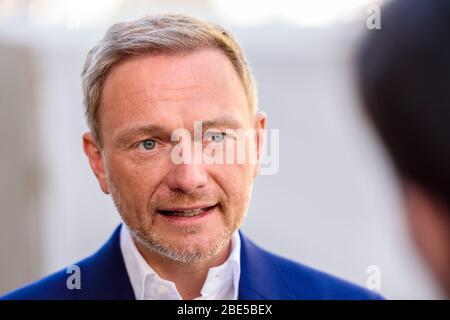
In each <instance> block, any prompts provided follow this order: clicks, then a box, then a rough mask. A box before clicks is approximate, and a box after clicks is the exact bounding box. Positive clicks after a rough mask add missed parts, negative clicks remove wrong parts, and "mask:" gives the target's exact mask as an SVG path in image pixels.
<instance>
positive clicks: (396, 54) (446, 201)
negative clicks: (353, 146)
mask: <svg viewBox="0 0 450 320" xmlns="http://www.w3.org/2000/svg"><path fill="white" fill-rule="evenodd" d="M367 33H368V35H367V37H366V38H365V41H364V42H363V45H362V47H361V50H360V52H359V56H358V70H359V72H358V76H359V84H360V89H361V96H362V99H363V104H364V107H365V109H366V112H367V114H368V115H369V117H370V119H371V120H372V122H373V125H374V127H375V129H376V130H377V131H378V133H379V135H380V136H381V139H382V141H383V142H384V144H385V146H386V149H387V151H388V153H389V154H390V156H391V158H392V160H393V163H394V165H395V168H396V169H397V172H398V173H399V176H400V181H401V185H402V187H403V191H404V195H405V201H406V208H407V212H408V222H409V225H410V229H411V233H412V236H413V238H414V240H415V242H416V244H417V245H418V247H419V249H420V251H421V253H422V254H423V256H424V258H425V259H426V261H427V263H428V264H429V266H430V267H431V269H432V271H433V273H434V275H435V277H436V279H437V280H438V282H439V284H440V286H441V288H442V289H443V290H444V294H446V295H447V297H450V1H448V0H427V1H423V0H398V1H396V0H394V1H392V2H389V3H387V4H386V6H384V7H382V9H381V29H379V30H371V31H368V32H367Z"/></svg>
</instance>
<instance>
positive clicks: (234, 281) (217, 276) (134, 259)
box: [120, 223, 241, 300]
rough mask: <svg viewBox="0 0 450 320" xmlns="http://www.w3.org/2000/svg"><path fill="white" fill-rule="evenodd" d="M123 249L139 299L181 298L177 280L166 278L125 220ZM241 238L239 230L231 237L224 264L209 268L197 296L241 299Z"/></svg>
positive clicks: (122, 238) (121, 234) (121, 243)
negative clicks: (143, 252)
mask: <svg viewBox="0 0 450 320" xmlns="http://www.w3.org/2000/svg"><path fill="white" fill-rule="evenodd" d="M120 249H121V251H122V256H123V259H124V261H125V267H126V269H127V272H128V276H129V278H130V282H131V286H132V287H133V291H134V295H135V297H136V299H137V300H181V299H182V298H181V296H180V294H179V293H178V290H177V288H176V286H175V283H173V282H172V281H168V280H165V279H162V278H161V277H160V276H159V275H158V274H157V273H156V272H155V271H154V270H153V269H152V267H150V265H149V264H148V263H147V261H145V259H144V257H143V256H142V255H141V253H140V252H139V250H138V249H137V247H136V245H135V243H134V241H133V238H132V237H131V234H130V230H128V228H127V226H126V225H125V224H124V223H122V228H121V231H120ZM240 252H241V239H240V237H239V233H238V231H235V232H234V233H233V235H232V237H231V252H230V255H229V257H228V259H227V260H226V261H225V262H224V263H223V264H221V265H220V266H217V267H214V268H211V269H209V271H208V275H207V277H206V281H205V283H204V285H203V287H202V290H201V294H200V296H199V297H197V298H195V299H194V300H237V297H238V288H239V277H240V272H241V267H240Z"/></svg>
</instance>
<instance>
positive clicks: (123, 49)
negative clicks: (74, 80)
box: [81, 14, 257, 147]
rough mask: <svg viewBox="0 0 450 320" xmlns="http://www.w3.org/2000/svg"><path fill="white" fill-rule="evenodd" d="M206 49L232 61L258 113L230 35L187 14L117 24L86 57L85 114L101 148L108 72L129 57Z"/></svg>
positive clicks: (242, 57) (247, 70) (254, 95)
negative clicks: (103, 101) (104, 91)
mask: <svg viewBox="0 0 450 320" xmlns="http://www.w3.org/2000/svg"><path fill="white" fill-rule="evenodd" d="M204 48H217V49H219V50H221V51H222V52H223V53H224V54H225V55H226V56H227V57H228V59H230V61H231V63H232V64H233V66H234V68H235V70H236V71H237V74H238V76H239V78H240V80H241V81H242V84H243V87H244V91H245V94H246V96H247V100H248V105H249V109H250V113H251V114H255V112H256V109H257V93H256V84H255V81H254V79H253V76H252V73H251V70H250V67H249V65H248V62H247V59H246V57H245V55H244V53H243V51H242V49H241V48H240V46H239V45H238V43H237V42H236V41H235V39H234V38H233V36H232V35H231V34H230V33H229V32H227V31H226V30H224V29H223V28H222V27H220V26H218V25H215V24H212V23H209V22H205V21H202V20H199V19H196V18H193V17H189V16H185V15H172V14H171V15H153V16H146V17H144V18H142V19H139V20H135V21H131V22H121V23H116V24H114V25H113V26H112V27H111V28H110V29H109V30H108V31H107V32H106V35H105V36H104V38H103V39H102V40H101V41H100V42H99V43H98V44H97V45H96V46H95V47H94V48H92V49H91V50H90V51H89V53H88V55H87V57H86V62H85V64H84V68H83V72H82V74H81V77H82V88H83V96H84V106H85V115H86V119H87V122H88V126H89V128H90V130H91V131H92V133H93V135H94V138H95V139H96V140H97V142H98V143H99V145H100V147H101V146H102V138H101V134H100V133H101V128H100V119H99V109H100V104H101V101H100V100H101V92H102V88H103V83H104V81H105V78H106V76H107V74H108V72H109V71H110V69H111V68H112V67H113V66H114V65H115V64H116V63H118V62H119V61H121V60H123V59H125V58H126V57H129V56H135V55H144V54H175V53H180V52H193V51H195V50H199V49H204Z"/></svg>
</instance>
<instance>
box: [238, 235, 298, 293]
mask: <svg viewBox="0 0 450 320" xmlns="http://www.w3.org/2000/svg"><path fill="white" fill-rule="evenodd" d="M239 235H240V237H241V277H240V280H239V294H238V299H239V300H259V299H281V298H282V297H288V296H289V290H288V289H287V286H286V284H285V280H284V278H283V277H282V275H281V274H280V272H279V270H278V267H277V265H276V264H275V263H274V262H273V261H272V260H271V259H270V257H269V255H268V254H267V253H266V252H265V251H264V250H263V249H260V248H259V247H257V246H256V245H255V244H254V243H253V242H251V241H250V240H249V239H247V237H245V236H244V234H243V233H242V232H239Z"/></svg>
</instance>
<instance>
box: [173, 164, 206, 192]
mask: <svg viewBox="0 0 450 320" xmlns="http://www.w3.org/2000/svg"><path fill="white" fill-rule="evenodd" d="M207 182H208V175H207V172H206V170H205V168H204V166H203V165H201V164H186V163H183V164H178V165H175V166H174V167H173V169H172V171H171V172H170V173H169V175H168V177H167V185H168V187H169V188H170V189H171V190H172V191H178V192H180V191H181V192H184V193H193V192H194V191H195V190H196V189H198V188H201V187H203V186H204V185H206V183H207Z"/></svg>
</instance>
